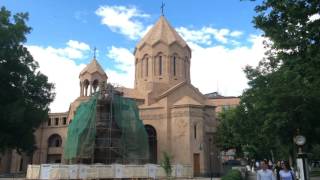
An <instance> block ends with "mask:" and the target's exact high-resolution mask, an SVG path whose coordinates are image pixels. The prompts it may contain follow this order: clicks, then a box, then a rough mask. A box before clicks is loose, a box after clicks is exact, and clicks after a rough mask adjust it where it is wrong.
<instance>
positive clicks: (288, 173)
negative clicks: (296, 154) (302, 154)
mask: <svg viewBox="0 0 320 180" xmlns="http://www.w3.org/2000/svg"><path fill="white" fill-rule="evenodd" d="M279 174H280V180H295V177H294V173H293V171H292V170H291V168H290V164H289V162H288V161H284V163H282V170H280V172H279Z"/></svg>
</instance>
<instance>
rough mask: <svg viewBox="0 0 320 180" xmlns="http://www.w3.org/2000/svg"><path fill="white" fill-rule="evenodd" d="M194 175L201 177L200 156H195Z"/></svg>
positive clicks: (196, 154) (197, 154)
mask: <svg viewBox="0 0 320 180" xmlns="http://www.w3.org/2000/svg"><path fill="white" fill-rule="evenodd" d="M193 175H194V176H200V154H199V153H195V154H193Z"/></svg>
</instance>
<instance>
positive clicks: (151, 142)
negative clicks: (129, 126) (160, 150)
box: [144, 125, 157, 164]
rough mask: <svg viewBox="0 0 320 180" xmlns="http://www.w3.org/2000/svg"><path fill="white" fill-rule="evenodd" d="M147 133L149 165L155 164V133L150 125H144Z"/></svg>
mask: <svg viewBox="0 0 320 180" xmlns="http://www.w3.org/2000/svg"><path fill="white" fill-rule="evenodd" d="M144 127H145V128H146V131H147V133H148V143H149V163H154V164H156V163H157V132H156V129H155V128H154V127H153V126H151V125H145V126H144Z"/></svg>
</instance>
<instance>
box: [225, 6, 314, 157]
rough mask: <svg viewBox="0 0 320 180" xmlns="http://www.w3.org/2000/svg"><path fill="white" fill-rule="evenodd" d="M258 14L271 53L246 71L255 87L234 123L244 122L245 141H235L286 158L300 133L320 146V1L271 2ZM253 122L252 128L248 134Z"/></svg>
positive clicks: (256, 19) (243, 99)
mask: <svg viewBox="0 0 320 180" xmlns="http://www.w3.org/2000/svg"><path fill="white" fill-rule="evenodd" d="M255 10H256V12H257V16H255V17H254V20H253V23H254V24H255V27H256V28H258V29H261V30H262V31H263V36H264V37H266V38H267V39H268V40H266V41H265V46H266V49H268V51H267V52H266V57H265V58H264V59H263V60H261V62H260V63H259V65H258V66H257V67H255V68H254V67H247V68H246V69H245V73H246V75H247V78H248V79H249V86H250V87H249V88H248V89H247V90H246V91H245V92H244V93H243V95H242V97H241V102H240V106H239V107H237V110H235V111H237V114H236V115H235V120H233V121H234V122H237V121H241V123H237V129H236V132H237V133H238V135H241V137H243V138H242V139H243V140H242V141H235V142H236V143H237V145H238V146H240V147H243V146H244V145H250V146H252V147H255V148H256V149H257V152H259V153H260V156H270V154H271V153H270V151H271V150H272V151H273V152H274V154H275V155H278V156H285V155H288V154H289V153H292V151H293V149H294V144H293V138H294V136H295V135H296V132H297V129H299V130H300V132H301V133H302V134H303V135H305V136H306V137H307V141H308V145H309V146H311V145H312V144H315V143H319V137H320V121H319V117H320V111H319V109H320V33H319V32H320V19H317V18H315V19H313V18H312V17H316V16H317V15H316V14H318V15H319V12H320V3H319V1H318V0H304V1H302V0H288V1H287V0H285V1H279V0H265V1H263V2H262V3H261V4H260V5H258V6H257V7H256V8H255ZM239 119H240V120H239ZM223 121H224V120H223ZM224 123H225V122H222V123H221V124H224ZM247 124H250V125H252V126H250V129H247V131H243V127H246V126H248V125H247ZM252 132H254V134H252ZM248 134H250V135H249V136H248V137H247V136H246V135H248Z"/></svg>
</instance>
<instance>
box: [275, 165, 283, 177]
mask: <svg viewBox="0 0 320 180" xmlns="http://www.w3.org/2000/svg"><path fill="white" fill-rule="evenodd" d="M281 163H283V162H281V161H278V162H277V164H276V167H274V173H275V174H276V177H277V180H280V170H282V167H281Z"/></svg>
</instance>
